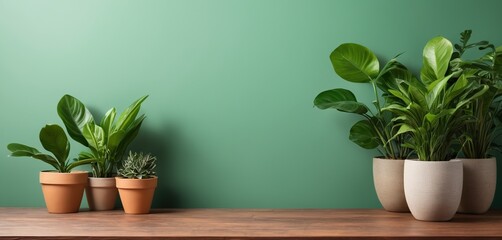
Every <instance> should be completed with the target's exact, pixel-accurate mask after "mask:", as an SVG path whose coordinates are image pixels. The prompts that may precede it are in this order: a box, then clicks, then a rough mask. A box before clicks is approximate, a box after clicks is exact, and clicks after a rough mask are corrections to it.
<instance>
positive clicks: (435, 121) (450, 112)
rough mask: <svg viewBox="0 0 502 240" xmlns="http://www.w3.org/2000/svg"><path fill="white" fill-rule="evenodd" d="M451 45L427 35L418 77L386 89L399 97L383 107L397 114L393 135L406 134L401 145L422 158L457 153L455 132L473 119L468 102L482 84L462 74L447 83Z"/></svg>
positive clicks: (478, 94)
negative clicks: (407, 137) (429, 37)
mask: <svg viewBox="0 0 502 240" xmlns="http://www.w3.org/2000/svg"><path fill="white" fill-rule="evenodd" d="M452 53H453V45H452V44H451V43H450V42H449V41H448V40H447V39H446V38H443V37H436V38H433V39H431V40H430V41H429V42H428V43H427V44H426V46H425V48H424V51H423V64H424V65H423V66H422V70H421V78H422V79H421V81H415V80H413V78H411V81H404V80H402V81H398V82H397V84H394V85H389V86H391V88H390V89H389V90H388V92H389V93H390V94H391V95H393V96H394V97H395V98H397V99H400V100H401V101H395V102H394V103H392V104H390V105H389V106H387V107H385V108H384V109H383V110H384V111H390V112H392V113H394V114H395V115H396V116H397V117H395V118H394V119H393V122H394V123H395V126H394V127H395V128H396V129H398V131H397V133H396V134H395V135H394V136H395V137H399V136H401V135H403V134H410V135H411V137H410V139H409V141H408V142H406V143H405V146H407V147H409V148H411V149H413V150H414V151H415V152H416V154H417V155H418V158H419V159H420V160H424V161H447V160H450V159H451V158H452V157H453V156H454V155H456V154H457V152H458V149H455V148H454V146H455V145H461V144H462V142H458V138H457V137H459V136H458V133H459V132H461V131H462V129H464V127H465V126H466V124H467V123H469V122H471V121H472V120H473V117H472V115H470V114H469V111H468V107H469V104H470V103H471V102H472V101H473V100H475V99H477V98H479V97H481V96H483V94H484V93H485V92H486V91H487V90H488V86H486V85H475V84H474V83H473V82H469V81H467V76H466V75H465V74H462V75H460V77H459V78H458V80H457V81H456V82H455V83H453V84H450V83H449V80H450V79H451V78H452V76H453V74H450V75H445V74H446V72H447V71H446V70H447V68H445V66H448V63H449V60H450V59H451V56H452Z"/></svg>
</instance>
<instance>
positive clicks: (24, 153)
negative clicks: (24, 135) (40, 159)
mask: <svg viewBox="0 0 502 240" xmlns="http://www.w3.org/2000/svg"><path fill="white" fill-rule="evenodd" d="M7 149H9V151H11V152H12V153H11V155H10V156H13V157H31V156H33V155H35V154H38V153H40V151H38V150H37V149H36V148H34V147H30V146H27V145H24V144H20V143H11V144H9V145H7Z"/></svg>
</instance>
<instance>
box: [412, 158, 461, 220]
mask: <svg viewBox="0 0 502 240" xmlns="http://www.w3.org/2000/svg"><path fill="white" fill-rule="evenodd" d="M462 183H463V169H462V161H460V160H450V161H418V160H406V161H405V163H404V194H405V196H406V202H407V203H408V207H409V208H410V211H411V213H412V214H413V217H415V219H417V220H422V221H449V220H451V219H452V218H453V216H454V215H455V213H456V212H457V209H458V206H459V204H460V198H461V197H462Z"/></svg>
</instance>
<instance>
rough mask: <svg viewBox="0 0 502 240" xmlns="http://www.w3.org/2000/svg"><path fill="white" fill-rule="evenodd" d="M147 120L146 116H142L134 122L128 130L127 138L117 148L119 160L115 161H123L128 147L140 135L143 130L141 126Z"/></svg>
mask: <svg viewBox="0 0 502 240" xmlns="http://www.w3.org/2000/svg"><path fill="white" fill-rule="evenodd" d="M145 118H146V117H145V115H141V116H140V117H138V118H137V119H136V120H134V122H133V123H132V124H131V126H130V128H129V129H127V131H126V133H125V136H124V137H123V139H122V141H120V144H119V146H118V147H117V150H116V154H117V155H116V157H117V158H118V159H115V160H116V161H120V160H121V158H122V156H123V155H124V153H125V151H126V149H127V147H128V146H129V144H131V142H132V141H133V140H134V138H136V136H137V135H138V133H139V129H140V128H141V124H142V123H143V121H144V120H145Z"/></svg>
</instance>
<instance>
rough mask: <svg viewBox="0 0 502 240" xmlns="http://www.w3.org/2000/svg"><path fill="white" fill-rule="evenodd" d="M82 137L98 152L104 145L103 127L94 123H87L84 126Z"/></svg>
mask: <svg viewBox="0 0 502 240" xmlns="http://www.w3.org/2000/svg"><path fill="white" fill-rule="evenodd" d="M83 134H84V137H85V139H86V140H87V142H88V143H89V147H92V148H94V149H95V150H97V151H98V152H100V151H101V150H102V149H103V148H104V145H105V133H104V131H103V128H101V127H100V126H98V125H96V124H94V123H88V124H86V125H85V126H84V131H83Z"/></svg>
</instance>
